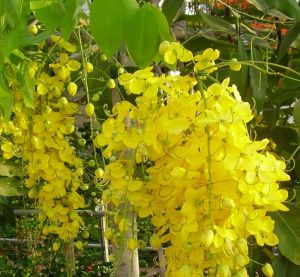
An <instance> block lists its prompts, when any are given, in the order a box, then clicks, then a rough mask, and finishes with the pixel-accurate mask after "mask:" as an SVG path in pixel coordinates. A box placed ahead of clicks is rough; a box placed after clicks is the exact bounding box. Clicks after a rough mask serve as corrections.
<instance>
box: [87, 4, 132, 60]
mask: <svg viewBox="0 0 300 277" xmlns="http://www.w3.org/2000/svg"><path fill="white" fill-rule="evenodd" d="M125 1H126V0H114V1H111V0H97V1H94V2H93V3H92V5H91V16H90V20H91V24H90V27H91V31H92V35H93V36H94V38H95V40H96V42H97V43H98V45H99V46H100V48H101V50H102V51H103V52H104V54H105V55H107V56H108V57H111V56H112V55H113V54H114V53H115V52H116V51H117V50H118V49H119V47H120V45H121V43H122V40H123V37H124V33H125V28H126V16H127V12H126V11H127V6H126V4H125Z"/></svg>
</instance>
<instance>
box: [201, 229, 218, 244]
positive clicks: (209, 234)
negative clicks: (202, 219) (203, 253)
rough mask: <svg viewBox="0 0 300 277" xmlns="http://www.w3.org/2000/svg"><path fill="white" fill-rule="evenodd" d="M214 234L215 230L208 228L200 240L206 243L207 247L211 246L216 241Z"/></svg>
mask: <svg viewBox="0 0 300 277" xmlns="http://www.w3.org/2000/svg"><path fill="white" fill-rule="evenodd" d="M214 236H215V235H214V232H213V231H212V230H210V229H208V230H206V231H204V232H203V233H202V234H201V237H200V241H201V242H202V243H203V244H204V246H205V247H210V246H211V244H212V243H213V241H214Z"/></svg>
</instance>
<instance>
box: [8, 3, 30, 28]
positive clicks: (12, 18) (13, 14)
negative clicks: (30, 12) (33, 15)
mask: <svg viewBox="0 0 300 277" xmlns="http://www.w3.org/2000/svg"><path fill="white" fill-rule="evenodd" d="M3 5H4V9H5V16H6V20H7V21H8V23H9V25H10V26H11V27H12V28H15V27H16V26H20V24H22V23H21V18H20V8H21V7H22V6H21V2H20V1H19V0H14V1H11V0H4V1H3ZM24 23H25V22H24Z"/></svg>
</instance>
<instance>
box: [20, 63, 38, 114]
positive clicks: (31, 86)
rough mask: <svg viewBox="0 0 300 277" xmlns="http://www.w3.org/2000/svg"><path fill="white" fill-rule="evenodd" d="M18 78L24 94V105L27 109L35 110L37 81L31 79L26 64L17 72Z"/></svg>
mask: <svg viewBox="0 0 300 277" xmlns="http://www.w3.org/2000/svg"><path fill="white" fill-rule="evenodd" d="M16 77H17V80H18V82H19V83H20V87H21V90H22V93H23V97H24V104H25V105H26V107H28V108H30V109H34V94H35V81H34V79H30V78H29V74H28V67H27V64H26V63H25V62H24V63H23V65H22V66H21V69H20V70H19V71H18V72H17V74H16Z"/></svg>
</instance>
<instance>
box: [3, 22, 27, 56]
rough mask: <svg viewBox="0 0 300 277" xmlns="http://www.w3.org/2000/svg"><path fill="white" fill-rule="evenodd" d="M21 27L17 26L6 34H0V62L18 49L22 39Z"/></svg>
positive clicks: (22, 30)
mask: <svg viewBox="0 0 300 277" xmlns="http://www.w3.org/2000/svg"><path fill="white" fill-rule="evenodd" d="M23 34H24V29H23V26H22V25H20V26H17V27H16V28H15V29H13V30H11V31H10V32H9V33H7V34H0V60H1V59H5V58H7V57H9V55H10V53H11V52H12V51H13V50H14V49H16V48H18V47H19V43H20V40H21V38H22V37H23Z"/></svg>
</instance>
